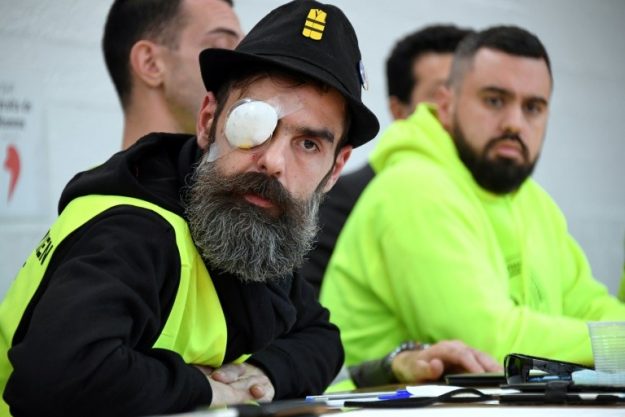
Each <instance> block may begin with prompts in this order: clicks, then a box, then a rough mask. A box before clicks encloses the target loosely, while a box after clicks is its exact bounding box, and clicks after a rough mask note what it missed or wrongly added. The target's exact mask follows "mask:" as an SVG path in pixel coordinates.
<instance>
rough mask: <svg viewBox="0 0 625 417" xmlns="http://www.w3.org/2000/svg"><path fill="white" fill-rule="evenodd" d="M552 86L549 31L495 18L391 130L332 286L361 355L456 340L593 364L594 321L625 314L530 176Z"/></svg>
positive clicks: (351, 350)
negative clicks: (425, 99)
mask: <svg viewBox="0 0 625 417" xmlns="http://www.w3.org/2000/svg"><path fill="white" fill-rule="evenodd" d="M552 88H553V78H552V74H551V66H550V61H549V57H548V55H547V52H546V50H545V48H544V46H543V45H542V43H541V42H540V40H539V39H538V38H537V37H536V36H535V35H533V34H531V33H529V32H527V31H526V30H524V29H521V28H518V27H514V26H500V27H493V28H489V29H486V30H483V31H481V32H477V33H474V34H469V35H468V36H467V37H466V38H464V39H463V40H462V41H461V42H460V44H459V45H458V49H457V50H456V52H455V54H454V57H453V63H452V67H451V75H450V79H449V81H448V83H447V85H446V86H445V87H443V88H441V89H440V91H439V92H438V97H437V100H436V104H437V107H436V108H434V107H430V106H427V105H420V106H419V107H418V108H417V110H416V112H415V113H414V114H413V115H411V116H410V117H409V118H408V119H406V120H403V121H398V122H395V123H393V124H392V125H391V126H390V128H389V129H388V130H387V131H386V132H385V133H384V135H383V136H382V137H381V138H380V141H379V142H378V144H377V146H376V149H375V150H374V152H373V154H372V155H371V157H370V161H371V165H372V166H373V168H374V171H375V172H376V176H375V178H374V180H373V181H372V182H371V183H370V184H369V185H368V186H367V188H366V189H365V191H364V193H363V194H362V196H361V197H360V198H359V200H358V204H357V205H356V206H355V208H354V211H353V212H352V213H351V214H350V217H349V218H348V220H347V223H346V224H345V227H344V229H343V230H342V231H341V235H340V237H339V239H338V241H337V245H336V247H335V249H334V252H333V255H332V258H331V260H330V263H329V265H328V268H327V271H326V274H325V276H324V280H323V285H322V288H321V301H322V303H323V304H324V305H325V306H326V307H328V308H329V309H330V311H331V313H332V321H333V323H336V324H337V325H338V326H339V327H340V329H341V338H342V340H343V343H344V347H345V352H346V363H347V364H348V365H351V364H356V363H359V362H362V361H364V360H369V359H374V358H376V357H379V356H381V355H383V354H385V353H386V352H388V351H390V349H393V347H395V346H398V345H399V344H400V343H402V342H404V341H406V340H416V341H420V342H424V343H433V342H438V341H441V340H445V339H457V340H460V341H462V342H464V343H466V344H467V345H469V346H472V347H473V348H475V349H478V350H480V351H483V352H486V353H488V354H490V355H491V356H493V357H494V358H495V359H496V360H497V361H498V362H499V363H502V362H503V359H504V357H505V355H506V354H508V353H512V352H518V353H523V354H528V355H533V356H541V357H547V358H554V359H560V360H564V361H568V362H578V363H582V364H586V365H590V364H592V362H593V356H592V351H591V345H590V338H589V335H588V328H587V322H588V321H602V320H625V305H624V304H622V303H620V302H619V301H618V300H616V299H615V298H614V297H612V296H610V295H609V293H608V291H607V288H606V287H605V286H604V285H602V284H600V283H599V282H597V281H596V280H595V279H594V278H593V276H592V273H591V271H590V266H589V264H588V261H587V259H586V257H585V256H584V253H583V252H582V250H581V248H580V247H579V246H578V245H577V243H576V242H575V240H574V239H573V237H572V236H571V235H570V234H569V232H568V230H567V226H566V221H565V219H564V216H563V214H562V213H561V211H560V210H559V208H558V207H557V206H556V204H555V202H554V201H553V200H552V199H551V198H550V197H549V196H548V195H547V193H546V192H545V191H544V190H543V189H542V188H541V187H540V186H539V185H538V184H537V183H536V182H535V181H534V180H533V179H531V178H530V175H531V173H532V170H533V168H534V166H535V164H536V162H537V160H538V157H539V154H540V150H541V147H542V144H543V139H544V135H545V131H546V126H547V119H548V113H549V112H548V110H549V102H550V99H551V92H552ZM346 294H349V297H347V296H345V295H346ZM400 355H404V356H403V357H400ZM408 357H409V356H408V353H407V352H402V353H400V354H398V355H397V357H396V360H397V361H398V362H400V363H401V361H405V360H408V359H407V358H408Z"/></svg>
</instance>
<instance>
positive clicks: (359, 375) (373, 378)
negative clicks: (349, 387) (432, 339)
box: [347, 341, 430, 388]
mask: <svg viewBox="0 0 625 417" xmlns="http://www.w3.org/2000/svg"><path fill="white" fill-rule="evenodd" d="M429 346H430V345H428V344H425V343H418V342H413V341H408V342H403V343H402V344H400V345H399V346H397V347H396V348H395V349H393V350H392V351H391V352H390V353H389V354H388V355H386V356H384V357H382V358H379V359H373V360H369V361H366V362H361V363H359V364H356V365H350V366H348V367H347V371H348V373H349V376H350V378H351V379H352V381H353V382H354V384H355V385H356V387H358V388H363V387H374V386H380V385H388V384H394V383H397V382H399V381H398V380H397V378H395V374H394V373H393V369H392V364H393V359H394V358H395V356H397V355H399V354H400V353H401V352H403V351H405V350H423V349H427V348H428V347H429Z"/></svg>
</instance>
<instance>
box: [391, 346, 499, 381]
mask: <svg viewBox="0 0 625 417" xmlns="http://www.w3.org/2000/svg"><path fill="white" fill-rule="evenodd" d="M391 369H392V370H393V374H395V377H396V378H397V380H398V381H400V382H420V381H433V380H437V379H439V378H440V377H441V376H442V375H443V373H444V372H448V373H449V372H495V371H501V370H502V369H503V368H502V366H501V365H499V364H498V363H497V362H495V360H494V359H493V358H491V357H490V356H489V355H487V354H486V353H484V352H480V351H478V350H476V349H473V348H470V347H469V346H467V345H465V344H464V343H462V342H460V341H458V340H446V341H443V342H438V343H436V344H434V345H432V346H430V347H428V348H426V349H424V350H407V351H404V352H401V353H400V354H398V355H397V356H396V357H395V358H394V359H393V363H392V364H391Z"/></svg>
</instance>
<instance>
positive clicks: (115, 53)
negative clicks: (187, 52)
mask: <svg viewBox="0 0 625 417" xmlns="http://www.w3.org/2000/svg"><path fill="white" fill-rule="evenodd" d="M223 1H225V2H226V3H228V4H230V6H232V0H223ZM182 3H183V0H115V1H114V3H113V5H112V6H111V9H110V10H109V13H108V17H107V19H106V23H105V25H104V35H103V37H102V51H103V52H104V61H105V62H106V67H107V69H108V72H109V75H110V76H111V79H112V80H113V84H114V85H115V90H116V91H117V95H118V96H119V99H120V101H121V103H122V106H123V107H126V106H127V104H128V97H129V95H130V90H131V82H130V80H131V78H130V60H129V57H130V50H131V49H132V46H133V45H134V44H135V43H136V42H137V41H139V40H141V39H150V40H154V41H157V42H159V43H161V44H164V45H167V46H170V47H172V48H175V47H177V44H178V34H179V29H180V28H181V27H183V26H184V25H185V18H186V16H184V14H183V13H182Z"/></svg>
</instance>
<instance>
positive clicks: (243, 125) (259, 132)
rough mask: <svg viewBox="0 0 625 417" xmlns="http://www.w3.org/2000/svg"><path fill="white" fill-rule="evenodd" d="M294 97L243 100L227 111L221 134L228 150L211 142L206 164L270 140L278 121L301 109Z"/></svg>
mask: <svg viewBox="0 0 625 417" xmlns="http://www.w3.org/2000/svg"><path fill="white" fill-rule="evenodd" d="M302 107H303V106H302V103H301V102H300V100H299V97H298V96H297V95H295V94H278V95H276V96H273V97H271V98H269V99H267V100H264V101H261V100H256V99H252V98H243V99H241V100H239V101H237V102H236V103H234V105H233V106H232V107H231V108H230V110H229V111H228V114H227V116H226V121H225V124H224V135H225V137H226V139H227V141H228V142H227V143H228V144H229V145H230V149H228V147H224V146H218V144H217V141H216V140H213V143H212V144H211V146H210V148H209V151H208V157H207V161H208V162H212V161H215V160H216V159H218V158H220V157H222V156H224V155H225V154H227V153H228V152H231V151H234V150H236V149H251V148H254V147H256V146H260V145H262V144H263V143H265V142H267V141H268V140H269V139H271V137H272V135H273V132H274V131H275V130H276V126H277V125H278V120H280V118H282V117H284V116H287V115H289V114H291V113H295V112H297V111H299V110H300V109H301V108H302Z"/></svg>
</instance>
